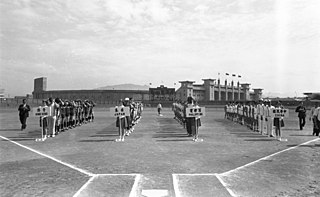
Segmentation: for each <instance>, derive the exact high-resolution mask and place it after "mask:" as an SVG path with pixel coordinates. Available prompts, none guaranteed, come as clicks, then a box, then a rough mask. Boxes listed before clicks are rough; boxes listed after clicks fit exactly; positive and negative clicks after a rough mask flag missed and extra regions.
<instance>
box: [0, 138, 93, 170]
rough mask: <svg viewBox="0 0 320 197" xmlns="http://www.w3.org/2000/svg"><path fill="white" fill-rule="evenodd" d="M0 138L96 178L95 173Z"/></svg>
mask: <svg viewBox="0 0 320 197" xmlns="http://www.w3.org/2000/svg"><path fill="white" fill-rule="evenodd" d="M0 137H1V138H2V139H4V140H7V141H9V142H11V143H14V144H15V145H18V146H20V147H22V148H25V149H27V150H30V151H32V152H34V153H36V154H38V155H41V156H44V157H46V158H49V159H51V160H53V161H55V162H57V163H60V164H62V165H64V166H67V167H69V168H71V169H74V170H76V171H78V172H81V173H82V174H85V175H88V176H94V174H93V173H90V172H88V171H86V170H83V169H81V168H78V167H76V166H74V165H71V164H68V163H66V162H63V161H61V160H59V159H56V158H54V157H52V156H49V155H47V154H44V153H42V152H40V151H37V150H35V149H33V148H30V147H28V146H25V145H22V144H20V143H18V142H15V141H12V140H10V139H8V138H6V137H3V136H1V135H0Z"/></svg>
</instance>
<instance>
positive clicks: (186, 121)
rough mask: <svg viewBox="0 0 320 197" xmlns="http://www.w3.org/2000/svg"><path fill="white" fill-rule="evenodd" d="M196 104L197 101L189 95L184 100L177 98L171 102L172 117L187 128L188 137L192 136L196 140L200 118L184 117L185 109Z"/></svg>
mask: <svg viewBox="0 0 320 197" xmlns="http://www.w3.org/2000/svg"><path fill="white" fill-rule="evenodd" d="M194 106H198V103H197V102H196V101H195V100H194V99H193V98H192V97H191V96H189V97H188V98H187V101H186V102H183V101H179V100H177V101H176V102H174V103H173V104H172V111H173V113H174V119H175V120H177V121H178V122H179V123H180V124H181V125H183V127H184V128H186V130H187V134H188V136H189V137H193V141H197V139H198V133H197V129H198V128H199V127H200V126H201V120H200V118H196V117H186V109H187V108H188V107H194Z"/></svg>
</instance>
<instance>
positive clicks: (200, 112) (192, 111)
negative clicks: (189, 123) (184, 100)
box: [186, 107, 206, 118]
mask: <svg viewBox="0 0 320 197" xmlns="http://www.w3.org/2000/svg"><path fill="white" fill-rule="evenodd" d="M205 115H206V108H205V107H187V108H186V117H188V118H190V117H201V116H205Z"/></svg>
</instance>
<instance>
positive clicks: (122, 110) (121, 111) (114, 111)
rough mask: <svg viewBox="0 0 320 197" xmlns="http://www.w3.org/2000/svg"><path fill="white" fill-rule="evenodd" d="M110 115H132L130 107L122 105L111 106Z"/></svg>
mask: <svg viewBox="0 0 320 197" xmlns="http://www.w3.org/2000/svg"><path fill="white" fill-rule="evenodd" d="M110 115H111V116H113V117H121V116H130V109H129V107H121V106H120V107H118V106H116V107H111V108H110Z"/></svg>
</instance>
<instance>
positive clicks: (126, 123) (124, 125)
mask: <svg viewBox="0 0 320 197" xmlns="http://www.w3.org/2000/svg"><path fill="white" fill-rule="evenodd" d="M122 107H128V108H129V114H128V115H127V116H118V117H117V120H116V127H118V130H119V139H116V140H115V141H116V142H123V141H124V136H129V135H130V134H131V133H132V132H133V131H134V126H135V125H136V124H138V122H139V120H140V118H141V117H142V111H143V103H141V102H134V100H133V99H132V98H125V99H124V100H122V99H121V100H120V101H119V104H118V106H116V108H122Z"/></svg>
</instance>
